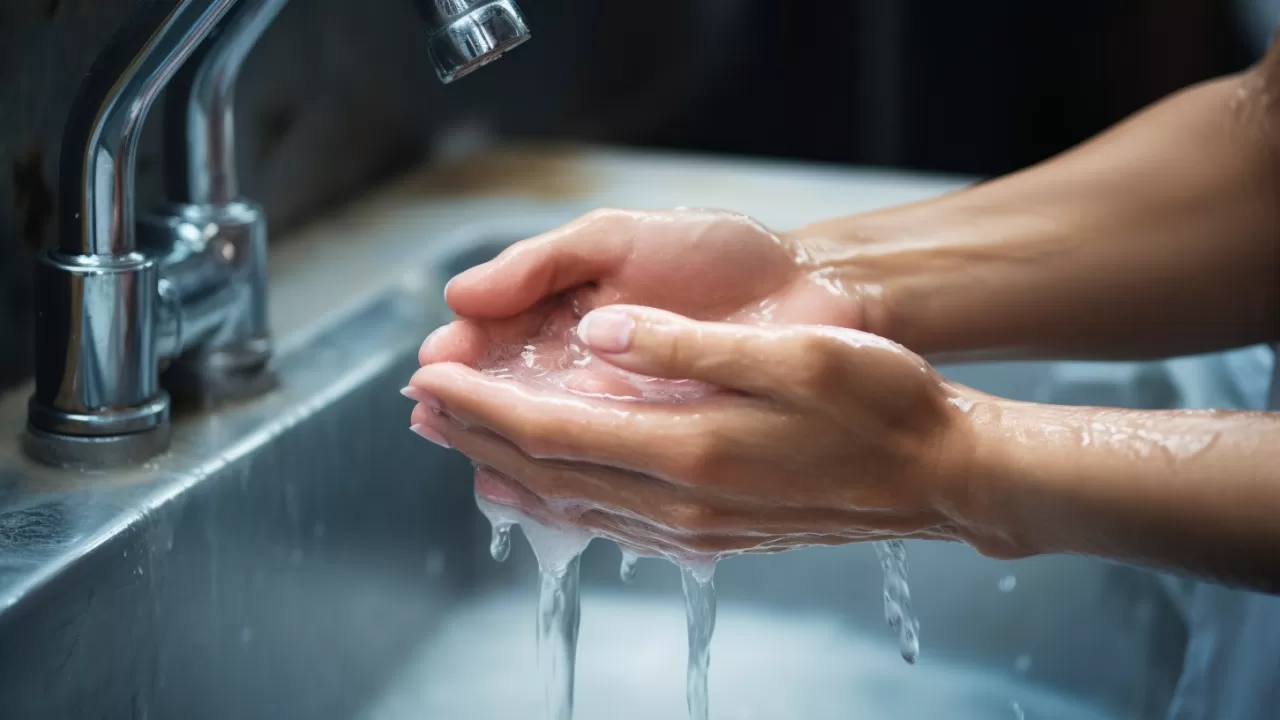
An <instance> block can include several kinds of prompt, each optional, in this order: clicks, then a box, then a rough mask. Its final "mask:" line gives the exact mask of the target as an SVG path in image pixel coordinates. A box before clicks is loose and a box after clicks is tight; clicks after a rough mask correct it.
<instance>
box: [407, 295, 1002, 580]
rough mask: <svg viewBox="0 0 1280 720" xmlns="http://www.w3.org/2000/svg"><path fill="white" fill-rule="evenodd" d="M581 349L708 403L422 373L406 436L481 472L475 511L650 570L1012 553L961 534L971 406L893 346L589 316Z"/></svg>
mask: <svg viewBox="0 0 1280 720" xmlns="http://www.w3.org/2000/svg"><path fill="white" fill-rule="evenodd" d="M474 330H475V328H471V330H467V329H466V328H465V324H464V328H463V330H462V331H463V332H470V331H474ZM578 335H579V337H580V338H581V340H582V342H583V343H584V344H585V345H586V346H587V347H588V348H589V349H590V351H591V353H592V354H593V355H594V356H595V357H596V358H598V359H600V360H602V361H604V362H607V364H608V365H610V366H613V367H616V368H619V369H621V370H623V371H627V372H634V373H638V374H641V375H643V376H652V377H656V378H667V379H681V380H686V381H695V382H698V383H703V384H705V385H704V386H705V387H715V388H720V389H722V391H720V392H715V393H711V394H703V395H701V396H699V397H697V398H695V399H692V400H689V401H687V402H660V403H647V402H634V401H619V400H607V399H606V400H600V399H584V398H582V397H581V396H578V395H575V394H573V393H565V392H561V391H555V390H550V389H543V388H539V387H537V386H536V385H531V384H528V383H525V382H517V381H513V380H510V379H504V378H502V377H494V376H492V375H491V374H485V373H483V372H480V371H478V370H476V369H474V368H472V367H468V366H466V365H463V364H459V363H453V362H444V363H436V364H429V365H427V366H425V367H423V368H422V369H420V370H419V371H418V372H417V373H416V374H415V375H414V377H413V380H412V383H411V388H412V391H411V392H412V394H413V395H414V396H415V397H416V398H417V399H418V401H419V402H420V405H419V406H418V408H417V409H416V410H415V411H414V418H413V421H414V423H415V425H416V426H418V428H419V429H420V431H421V432H422V433H423V434H424V435H426V436H427V437H430V438H433V439H435V440H436V441H437V442H440V443H442V444H445V445H447V446H450V447H454V448H456V449H458V450H459V451H461V452H462V453H464V454H466V455H468V456H469V457H471V458H472V459H473V460H474V461H475V462H476V463H477V464H478V465H479V466H481V467H483V468H490V469H492V471H490V472H486V473H482V474H481V475H480V477H478V487H477V489H478V491H479V492H480V493H481V494H482V495H483V496H484V497H485V498H486V499H488V500H489V501H491V502H495V503H498V504H503V505H508V506H513V507H516V508H517V509H520V510H521V511H523V512H526V513H528V514H530V515H533V516H534V517H536V518H538V519H540V520H543V521H544V522H551V523H573V524H578V525H583V526H587V527H589V528H590V529H592V530H593V531H595V532H597V533H599V534H601V535H603V536H605V537H609V538H612V539H615V540H618V541H619V542H620V543H622V544H623V545H625V546H628V547H630V548H631V549H633V550H638V551H640V552H646V553H649V554H655V553H657V554H664V555H679V554H692V555H724V554H735V553H742V552H764V551H776V550H784V549H788V548H791V547H798V546H804V545H814V544H843V543H848V542H856V541H864V540H872V539H887V538H937V539H953V540H961V541H965V542H968V543H970V544H972V545H975V546H976V547H978V548H979V549H980V550H982V551H984V552H987V553H988V554H993V555H1003V556H1009V555H1016V554H1018V553H1017V551H1016V549H1015V548H1012V547H1011V546H1008V544H1007V543H1005V542H1004V541H1003V540H1002V539H1001V538H1000V537H997V536H994V535H993V534H992V533H991V532H990V531H989V529H987V528H985V527H983V526H982V524H980V523H976V522H972V521H971V520H972V518H971V514H970V512H969V511H970V509H971V507H972V506H973V498H974V495H975V487H974V485H973V483H974V477H975V475H974V473H973V472H972V464H971V463H972V459H973V457H974V454H975V451H976V448H977V440H976V431H975V428H974V422H973V419H972V417H971V416H972V414H973V413H971V412H970V409H971V407H972V406H973V403H974V402H980V401H981V400H982V398H981V396H979V394H978V393H976V392H973V391H971V390H968V389H965V388H959V387H954V386H950V385H948V384H947V383H946V382H944V381H943V380H942V378H941V377H940V376H938V375H937V374H936V373H935V372H934V371H933V370H932V368H930V367H929V366H928V364H927V363H925V362H924V361H923V360H922V359H921V358H919V357H918V356H916V355H914V354H912V353H910V352H908V351H907V350H905V349H903V348H902V347H900V346H898V345H895V344H893V343H891V342H889V341H886V340H884V339H881V338H879V337H876V336H872V335H869V334H866V333H862V332H858V331H854V330H844V329H838V328H830V327H818V326H807V325H806V326H777V325H764V326H752V325H742V324H736V323H724V322H704V321H697V320H693V319H689V318H686V317H683V316H680V315H677V314H673V313H669V312H664V311H659V310H654V309H649V308H638V307H633V306H612V307H607V308H601V309H598V310H596V311H595V312H593V313H591V314H589V315H588V316H587V317H586V318H585V319H584V320H583V321H582V324H581V325H580V326H579V328H578Z"/></svg>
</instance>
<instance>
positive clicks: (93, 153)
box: [59, 0, 237, 255]
mask: <svg viewBox="0 0 1280 720" xmlns="http://www.w3.org/2000/svg"><path fill="white" fill-rule="evenodd" d="M236 2H237V0H167V1H161V0H150V1H149V2H146V3H143V5H142V7H141V8H140V9H139V10H137V11H135V13H134V14H133V16H132V17H130V19H129V21H128V23H127V24H126V25H125V27H124V28H122V29H121V30H120V32H119V33H118V34H117V35H116V36H115V37H114V38H113V39H112V42H111V44H110V45H109V46H108V48H107V49H106V50H105V51H104V52H103V53H102V54H101V55H100V56H99V57H98V59H97V61H96V62H95V63H94V64H93V67H92V68H91V69H90V70H89V74H88V75H87V76H86V78H85V80H84V82H83V83H82V84H81V86H80V89H79V92H78V93H77V95H76V99H75V102H74V105H73V107H72V110H71V117H70V119H69V120H68V123H67V126H66V131H65V133H64V135H63V148H62V158H61V163H62V165H61V168H60V174H59V178H60V179H59V182H60V187H59V192H60V193H61V198H60V199H61V202H60V203H59V207H60V208H61V218H60V223H61V224H60V230H59V232H60V235H59V249H60V250H61V251H62V252H63V253H64V254H67V255H122V254H127V253H131V252H133V251H134V249H135V246H134V235H133V233H134V228H133V202H132V199H133V198H132V192H133V187H134V174H135V168H136V166H137V162H136V156H137V148H138V135H139V133H140V132H141V131H142V125H143V122H144V121H145V120H146V117H147V114H148V112H149V111H150V109H151V106H152V104H153V103H154V102H155V99H156V96H157V95H158V94H159V92H160V90H161V89H163V88H164V86H165V83H167V82H168V81H169V79H170V78H171V77H173V74H174V73H175V72H176V71H177V69H178V68H179V67H180V66H181V65H182V63H183V62H184V61H185V60H186V59H187V57H188V56H190V55H191V53H192V52H194V51H195V49H196V46H198V45H199V44H200V41H201V40H202V39H204V37H205V36H206V35H208V34H209V32H210V31H211V30H212V29H213V28H214V26H215V25H216V24H217V22H218V21H219V20H220V19H221V18H222V17H223V15H225V14H226V12H227V11H228V10H229V9H230V8H231V6H232V5H234V4H235V3H236ZM86 139H87V141H86Z"/></svg>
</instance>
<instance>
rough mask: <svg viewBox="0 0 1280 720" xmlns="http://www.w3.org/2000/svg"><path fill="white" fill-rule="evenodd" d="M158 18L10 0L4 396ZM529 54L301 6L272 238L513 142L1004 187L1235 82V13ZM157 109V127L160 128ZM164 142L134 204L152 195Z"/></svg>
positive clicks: (690, 39) (1006, 3)
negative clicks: (673, 152) (139, 51)
mask: <svg viewBox="0 0 1280 720" xmlns="http://www.w3.org/2000/svg"><path fill="white" fill-rule="evenodd" d="M140 2H141V0H0V389H2V388H3V387H5V386H7V385H12V384H14V383H16V382H19V381H20V380H21V379H22V378H24V377H25V376H26V375H27V374H28V373H29V370H30V343H29V338H30V335H31V317H30V313H31V299H30V294H31V287H30V275H31V273H30V267H31V263H32V262H33V257H34V253H35V252H36V250H37V249H38V248H40V247H42V246H45V245H47V244H48V243H50V242H51V240H52V223H51V220H52V217H53V212H54V204H55V202H56V198H55V197H54V195H53V193H52V188H53V187H55V186H56V185H55V183H56V177H55V173H56V168H57V154H58V147H59V145H60V141H61V137H60V136H61V129H62V125H63V123H64V122H65V119H66V113H67V109H68V107H69V106H70V103H71V100H72V97H73V95H74V92H75V88H76V84H77V82H78V79H79V78H80V77H81V76H82V75H83V74H84V72H85V70H86V69H87V68H88V66H89V64H90V63H91V62H92V60H93V58H94V57H95V55H96V54H97V53H98V51H99V50H100V49H101V47H102V46H103V44H104V43H105V42H106V40H107V38H108V37H109V36H110V34H111V33H112V31H113V29H114V28H116V27H117V26H118V25H119V23H120V21H121V19H122V18H123V17H125V15H126V14H127V13H128V12H129V11H130V10H131V9H133V8H134V7H136V6H137V5H139V4H140ZM521 6H522V7H523V8H524V10H525V12H526V15H527V16H528V19H529V22H530V25H531V27H532V29H533V31H534V40H533V41H532V42H530V43H528V44H527V45H525V46H524V47H522V48H520V49H519V50H518V51H516V52H515V53H513V54H512V56H511V57H510V58H508V59H507V60H504V61H503V62H500V63H498V64H497V65H494V66H493V67H491V68H488V69H486V70H485V71H483V72H481V73H478V74H477V75H475V76H473V77H471V78H468V79H467V80H466V81H464V82H461V83H458V84H456V85H453V86H449V87H444V86H441V85H439V84H438V83H437V81H436V80H435V78H434V75H433V72H432V70H431V66H430V63H429V61H428V59H427V57H426V52H425V46H424V44H423V42H422V39H423V37H422V32H421V27H420V25H419V24H418V21H417V18H416V16H415V15H414V12H413V10H412V8H411V4H410V3H409V2H407V0H359V1H358V2H356V1H353V0H293V2H292V3H291V5H290V6H289V7H288V8H286V10H285V11H284V12H283V13H282V15H281V17H280V18H279V20H278V21H277V22H276V24H275V26H273V27H272V29H271V30H270V31H269V32H268V34H267V36H266V37H265V38H264V39H263V41H262V43H261V45H260V46H259V48H258V49H257V50H256V51H255V52H254V55H253V56H252V57H251V58H250V60H249V63H248V66H247V67H246V69H245V74H244V77H243V79H242V81H241V87H240V91H241V92H240V96H239V97H240V102H241V105H240V114H239V118H240V126H241V130H242V133H241V135H242V142H241V146H240V152H241V155H242V161H241V162H242V164H241V169H242V174H243V176H244V186H245V187H244V190H245V192H246V193H247V194H249V195H250V196H252V197H254V198H255V199H257V200H259V201H260V202H263V203H264V204H265V205H266V207H267V209H268V211H269V213H270V215H271V222H272V225H273V230H274V231H275V233H276V237H279V236H280V233H281V231H287V230H288V229H289V228H290V227H294V226H296V225H297V224H298V223H300V222H303V221H305V220H306V219H307V218H308V217H310V216H312V215H313V214H315V213H316V212H317V211H319V210H320V209H322V208H327V207H332V206H333V204H334V203H337V202H341V201H344V200H347V199H349V198H352V197H354V196H356V195H358V194H360V193H361V192H363V191H366V190H367V189H368V188H370V187H371V186H373V185H374V184H376V183H378V182H379V181H381V180H384V179H385V178H387V177H389V176H391V175H393V174H395V173H397V172H400V171H403V170H405V169H408V168H410V167H412V166H414V165H417V164H419V163H421V162H423V161H424V160H425V159H429V158H430V157H431V154H432V150H433V145H435V144H436V143H437V142H438V139H439V138H441V137H442V136H444V134H445V133H446V132H447V131H448V130H449V129H450V128H453V127H458V126H462V125H466V126H480V127H484V128H487V129H488V130H490V131H492V132H493V133H495V134H496V135H498V136H502V137H518V138H537V139H544V138H545V139H554V140H581V141H590V142H603V143H613V144H624V145H632V146H641V147H655V148H677V149H690V150H696V151H700V152H715V153H735V154H750V155H769V156H781V157H790V158H801V159H812V160H820V161H825V162H836V163H846V164H876V165H888V166H897V167H904V168H911V169H919V170H931V171H945V172H958V173H966V174H977V175H993V174H998V173H1002V172H1006V171H1009V170H1013V169H1016V168H1018V167H1021V166H1024V165H1026V164H1028V163H1032V162H1035V161H1037V160H1039V159H1042V158H1044V157H1047V156H1049V155H1052V154H1053V153H1056V152H1058V151H1060V150H1062V149H1064V148H1066V147H1069V146H1071V145H1073V144H1075V143H1077V142H1079V141H1081V140H1083V139H1085V138H1087V137H1088V136H1090V135H1091V134H1093V133H1095V132H1097V131H1098V130H1101V129H1103V128H1104V127H1106V126H1108V125H1110V124H1111V123H1114V122H1115V121H1117V120H1118V119H1120V118H1122V117H1124V116H1125V115H1127V114H1129V113H1131V112H1132V111H1134V110H1136V109H1138V108H1140V107H1142V106H1143V105H1145V104H1147V103H1149V102H1151V101H1153V100H1155V99H1157V98H1159V97H1161V96H1162V95H1165V94H1167V93H1169V92H1171V91H1173V90H1175V89H1177V88H1180V87H1182V86H1185V85H1187V84H1190V83H1192V82H1196V81H1199V80H1202V79H1205V78H1209V77H1213V76H1215V75H1219V74H1223V73H1226V72H1232V71H1235V70H1239V69H1241V68H1243V67H1245V66H1247V65H1248V63H1249V62H1251V61H1252V60H1253V58H1254V57H1255V55H1256V52H1257V50H1258V48H1257V46H1256V33H1254V34H1253V35H1251V34H1250V33H1249V32H1247V26H1246V24H1245V22H1244V20H1245V17H1244V16H1243V15H1242V13H1241V11H1240V9H1239V7H1238V6H1237V4H1236V3H1233V2H1228V1H1227V0H1064V1H1062V2H1049V1H1048V0H1040V1H1036V2H1029V1H1028V0H805V1H804V2H786V1H784V0H630V1H626V2H624V1H622V0H521ZM159 115H160V114H159V113H153V118H158V116H159ZM157 124H158V123H157V122H154V121H153V122H151V123H149V125H148V134H147V139H146V140H145V141H144V148H143V150H142V154H141V161H140V176H141V177H140V194H141V197H140V202H143V203H146V202H149V201H151V200H153V199H155V198H157V197H159V183H160V178H159V177H158V172H157V170H158V166H159V163H158V162H157V158H156V154H155V147H156V139H157V136H158V129H157V128H156V127H153V126H155V125H157Z"/></svg>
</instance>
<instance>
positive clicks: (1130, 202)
mask: <svg viewBox="0 0 1280 720" xmlns="http://www.w3.org/2000/svg"><path fill="white" fill-rule="evenodd" d="M1260 74H1261V71H1260V70H1255V71H1253V72H1251V73H1249V74H1246V75H1242V76H1236V77H1231V78H1227V79H1223V80H1219V81H1215V82H1213V83H1209V84H1206V85H1202V86H1199V87H1196V88H1193V89H1191V90H1188V91H1186V92H1184V93H1181V94H1179V95H1177V96H1174V97H1171V98H1169V99H1167V100H1165V101H1163V102H1161V103H1159V104H1157V105H1156V106H1153V107H1152V108H1150V109H1149V110H1147V111H1145V112H1143V113H1141V114H1139V115H1138V116H1135V117H1134V118H1132V119H1130V120H1128V121H1127V122H1125V123H1123V124H1121V125H1120V126H1118V127H1116V128H1114V129H1113V130H1111V131H1109V132H1108V133H1105V134H1103V135H1101V136H1099V137H1097V138H1095V139H1094V140H1092V141H1090V142H1089V143H1087V144H1085V145H1083V146H1081V147H1079V148H1077V149H1075V150H1073V151H1071V152H1068V153H1066V154H1064V155H1062V156H1060V157H1057V158H1055V159H1052V160H1050V161H1048V162H1046V163H1044V164H1041V165H1039V166H1036V167H1033V168H1031V169H1028V170H1026V171H1023V172H1020V173H1017V174H1014V175H1011V176H1008V177H1005V178H1002V179H999V180H996V181H993V182H989V183H986V184H983V185H979V186H976V187H974V188H971V189H968V190H965V191H961V192H958V193H954V194H952V195H949V196H945V197H942V198H939V199H936V200H932V201H927V202H924V203H920V204H916V205H912V206H907V207H903V208H899V209H894V210H889V211H884V212H879V213H874V214H870V215H865V216H861V217H853V218H848V219H844V220H837V221H833V222H827V223H821V224H818V225H813V226H809V227H806V228H802V229H800V230H797V231H796V232H795V236H796V237H797V238H801V239H804V240H805V241H806V242H808V243H810V244H812V245H814V246H815V247H817V248H818V249H819V250H818V252H817V253H816V257H817V264H819V265H821V267H822V271H823V272H827V273H830V274H832V275H834V276H836V277H838V278H840V279H841V281H842V282H844V283H845V285H846V286H847V287H852V288H862V292H857V291H855V295H857V296H858V297H859V299H860V300H861V301H862V302H863V303H864V305H865V310H866V314H867V322H868V325H869V328H868V329H870V330H872V331H873V332H876V333H878V334H882V335H886V336H889V337H891V338H893V339H895V340H897V341H899V342H901V343H902V344H904V345H906V346H908V347H910V348H912V349H913V350H916V351H918V352H921V353H923V354H927V355H932V356H939V355H941V356H944V358H947V357H949V358H955V357H957V356H959V357H965V356H970V355H981V356H992V355H999V356H1003V357H1017V358H1030V357H1099V358H1101V357H1146V356H1163V355H1170V354H1183V353H1192V352H1199V351H1208V350H1213V349H1220V348H1226V347H1233V346H1240V345H1245V344H1250V343H1254V342H1258V341H1264V340H1274V339H1277V338H1278V336H1280V280H1278V278H1280V182H1278V177H1280V156H1277V154H1276V153H1275V151H1274V149H1273V148H1274V147H1275V145H1276V137H1275V135H1276V131H1277V130H1280V115H1276V114H1275V113H1274V112H1273V111H1272V110H1271V109H1270V108H1269V107H1265V106H1263V103H1264V102H1265V98H1264V97H1260V96H1262V95H1264V93H1261V92H1260V89H1259V87H1258V86H1260V84H1261V83H1262V80H1260V79H1259V77H1260ZM1273 115H1274V116H1275V122H1273ZM1273 124H1276V125H1277V127H1276V128H1273V127H1272V125H1273Z"/></svg>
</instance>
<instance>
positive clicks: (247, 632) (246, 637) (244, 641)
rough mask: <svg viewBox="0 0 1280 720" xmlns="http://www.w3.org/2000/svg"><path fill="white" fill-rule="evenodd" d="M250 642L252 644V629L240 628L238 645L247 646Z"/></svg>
mask: <svg viewBox="0 0 1280 720" xmlns="http://www.w3.org/2000/svg"><path fill="white" fill-rule="evenodd" d="M251 642H253V628H251V627H249V626H248V625H245V626H244V627H242V628H240V644H241V645H248V644H249V643H251Z"/></svg>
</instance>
